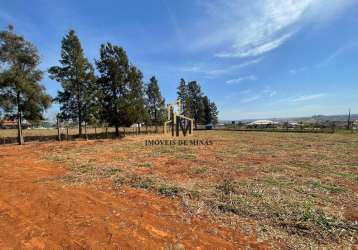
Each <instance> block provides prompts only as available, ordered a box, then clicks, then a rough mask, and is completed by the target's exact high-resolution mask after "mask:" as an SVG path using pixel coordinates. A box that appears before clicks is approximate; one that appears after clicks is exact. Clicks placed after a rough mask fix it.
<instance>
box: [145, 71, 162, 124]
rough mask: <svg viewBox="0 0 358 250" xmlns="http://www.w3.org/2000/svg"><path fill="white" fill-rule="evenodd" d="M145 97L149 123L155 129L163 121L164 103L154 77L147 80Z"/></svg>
mask: <svg viewBox="0 0 358 250" xmlns="http://www.w3.org/2000/svg"><path fill="white" fill-rule="evenodd" d="M146 97H147V100H146V104H147V108H148V112H149V119H150V122H151V124H152V125H155V126H156V127H157V126H158V125H160V124H162V123H163V122H164V120H165V101H164V99H163V97H162V94H161V93H160V89H159V85H158V81H157V79H156V78H155V76H153V77H151V78H150V80H149V83H148V85H147V88H146Z"/></svg>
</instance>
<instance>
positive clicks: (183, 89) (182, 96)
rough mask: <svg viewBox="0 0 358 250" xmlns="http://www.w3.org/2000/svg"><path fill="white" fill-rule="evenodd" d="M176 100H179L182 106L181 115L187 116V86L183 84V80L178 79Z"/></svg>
mask: <svg viewBox="0 0 358 250" xmlns="http://www.w3.org/2000/svg"><path fill="white" fill-rule="evenodd" d="M177 94H178V100H180V102H181V105H182V114H183V115H189V113H190V112H189V96H188V85H187V84H186V83H185V80H184V79H183V78H182V79H180V83H179V86H178V91H177Z"/></svg>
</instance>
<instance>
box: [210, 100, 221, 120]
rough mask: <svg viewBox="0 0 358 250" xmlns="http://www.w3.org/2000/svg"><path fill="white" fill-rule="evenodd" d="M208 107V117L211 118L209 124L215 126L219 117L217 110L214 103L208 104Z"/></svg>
mask: <svg viewBox="0 0 358 250" xmlns="http://www.w3.org/2000/svg"><path fill="white" fill-rule="evenodd" d="M209 106H210V117H211V123H213V124H217V123H218V121H219V120H218V119H219V118H218V116H219V111H218V108H217V107H216V104H215V102H210V104H209Z"/></svg>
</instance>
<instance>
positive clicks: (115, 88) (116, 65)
mask: <svg viewBox="0 0 358 250" xmlns="http://www.w3.org/2000/svg"><path fill="white" fill-rule="evenodd" d="M96 65H97V69H98V71H99V73H100V76H99V78H98V85H99V86H98V87H99V91H100V101H101V104H102V106H103V116H102V119H103V120H105V121H106V122H107V123H108V124H110V125H112V126H115V128H116V136H117V137H119V127H120V126H121V125H128V124H129V117H128V105H129V104H128V100H127V98H128V95H129V91H130V86H129V84H128V72H129V62H128V57H127V54H126V52H125V51H124V49H123V48H121V47H119V46H116V45H112V44H111V43H107V44H102V45H101V48H100V57H99V59H98V60H96Z"/></svg>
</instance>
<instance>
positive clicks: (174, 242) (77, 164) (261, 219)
mask: <svg viewBox="0 0 358 250" xmlns="http://www.w3.org/2000/svg"><path fill="white" fill-rule="evenodd" d="M147 139H163V137H162V136H151V137H145V136H133V137H126V138H124V139H121V140H98V141H75V142H61V143H59V142H53V143H42V144H37V143H32V144H27V145H25V146H21V147H20V146H17V145H11V146H0V191H1V192H0V249H34V248H35V249H64V248H65V249H270V248H271V249H277V248H281V249H302V248H326V249H337V248H341V249H354V248H355V247H356V246H357V229H358V226H357V218H358V216H357V214H358V210H357V207H358V197H357V190H358V185H357V183H358V135H357V134H333V135H330V134H291V133H265V132H262V133H259V132H258V133H256V132H249V133H238V132H214V131H210V132H199V133H196V134H195V136H194V137H187V138H185V139H203V140H206V139H210V140H212V141H213V142H214V144H213V145H209V146H203V145H201V146H178V145H175V146H160V145H159V146H158V145H157V146H145V144H144V142H145V140H147ZM167 139H171V138H170V137H168V138H167ZM181 139H183V138H181Z"/></svg>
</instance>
